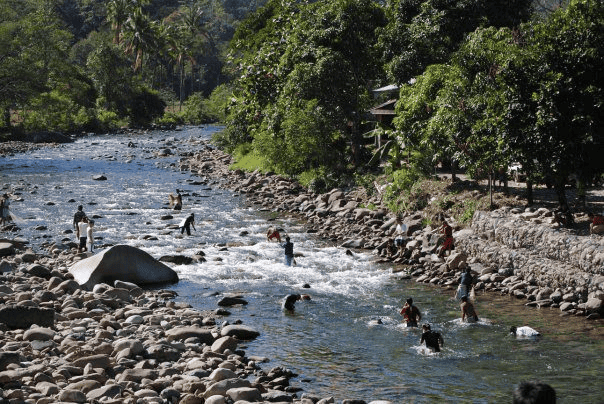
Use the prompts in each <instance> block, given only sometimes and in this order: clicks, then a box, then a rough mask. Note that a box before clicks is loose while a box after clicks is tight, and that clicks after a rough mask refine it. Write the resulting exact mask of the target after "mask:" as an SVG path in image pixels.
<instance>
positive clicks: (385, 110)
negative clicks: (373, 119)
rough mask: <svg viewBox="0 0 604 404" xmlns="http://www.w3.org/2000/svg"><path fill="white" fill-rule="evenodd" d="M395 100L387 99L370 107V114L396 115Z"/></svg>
mask: <svg viewBox="0 0 604 404" xmlns="http://www.w3.org/2000/svg"><path fill="white" fill-rule="evenodd" d="M396 101H397V100H388V101H386V102H385V103H383V104H380V105H376V106H375V107H373V108H371V109H370V110H369V112H370V113H371V114H372V115H396V112H395V111H394V106H395V104H396Z"/></svg>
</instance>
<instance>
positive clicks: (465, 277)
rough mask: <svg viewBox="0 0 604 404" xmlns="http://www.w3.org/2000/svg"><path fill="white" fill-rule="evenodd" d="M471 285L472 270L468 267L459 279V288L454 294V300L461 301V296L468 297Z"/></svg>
mask: <svg viewBox="0 0 604 404" xmlns="http://www.w3.org/2000/svg"><path fill="white" fill-rule="evenodd" d="M473 284H474V277H473V276H472V270H471V269H470V267H466V270H465V271H464V272H463V273H462V274H461V276H460V277H459V286H458V287H457V291H456V292H455V298H456V299H457V300H461V298H462V297H463V296H469V294H470V290H471V289H472V285H473Z"/></svg>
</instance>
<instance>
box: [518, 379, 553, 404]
mask: <svg viewBox="0 0 604 404" xmlns="http://www.w3.org/2000/svg"><path fill="white" fill-rule="evenodd" d="M513 397H514V401H513V404H556V391H555V390H554V389H553V388H552V387H551V386H550V385H548V384H545V383H542V382H538V381H528V382H521V383H520V384H519V385H518V386H517V387H516V389H515V390H514V393H513Z"/></svg>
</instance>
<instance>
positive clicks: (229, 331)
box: [220, 324, 260, 341]
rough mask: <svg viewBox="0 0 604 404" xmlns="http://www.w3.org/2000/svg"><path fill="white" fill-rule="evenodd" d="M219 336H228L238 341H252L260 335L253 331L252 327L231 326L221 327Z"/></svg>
mask: <svg viewBox="0 0 604 404" xmlns="http://www.w3.org/2000/svg"><path fill="white" fill-rule="evenodd" d="M220 335H222V336H223V337H226V336H229V337H234V338H237V339H238V340H241V341H245V340H253V339H256V338H258V337H259V336H260V333H259V332H258V331H256V330H255V329H253V328H252V327H248V326H246V325H241V324H231V325H227V326H226V327H223V328H222V330H221V331H220Z"/></svg>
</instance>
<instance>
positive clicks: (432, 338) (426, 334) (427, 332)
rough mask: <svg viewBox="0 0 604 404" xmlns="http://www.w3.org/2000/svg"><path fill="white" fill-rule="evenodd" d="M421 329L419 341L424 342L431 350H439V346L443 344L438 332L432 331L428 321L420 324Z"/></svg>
mask: <svg viewBox="0 0 604 404" xmlns="http://www.w3.org/2000/svg"><path fill="white" fill-rule="evenodd" d="M422 331H423V332H422V338H421V340H420V341H419V343H420V344H421V343H422V342H425V343H426V347H427V348H430V349H431V350H432V352H440V347H441V346H442V345H443V344H444V341H443V337H442V336H441V335H440V333H438V332H436V331H432V330H431V329H430V324H428V323H426V324H424V325H422Z"/></svg>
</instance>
